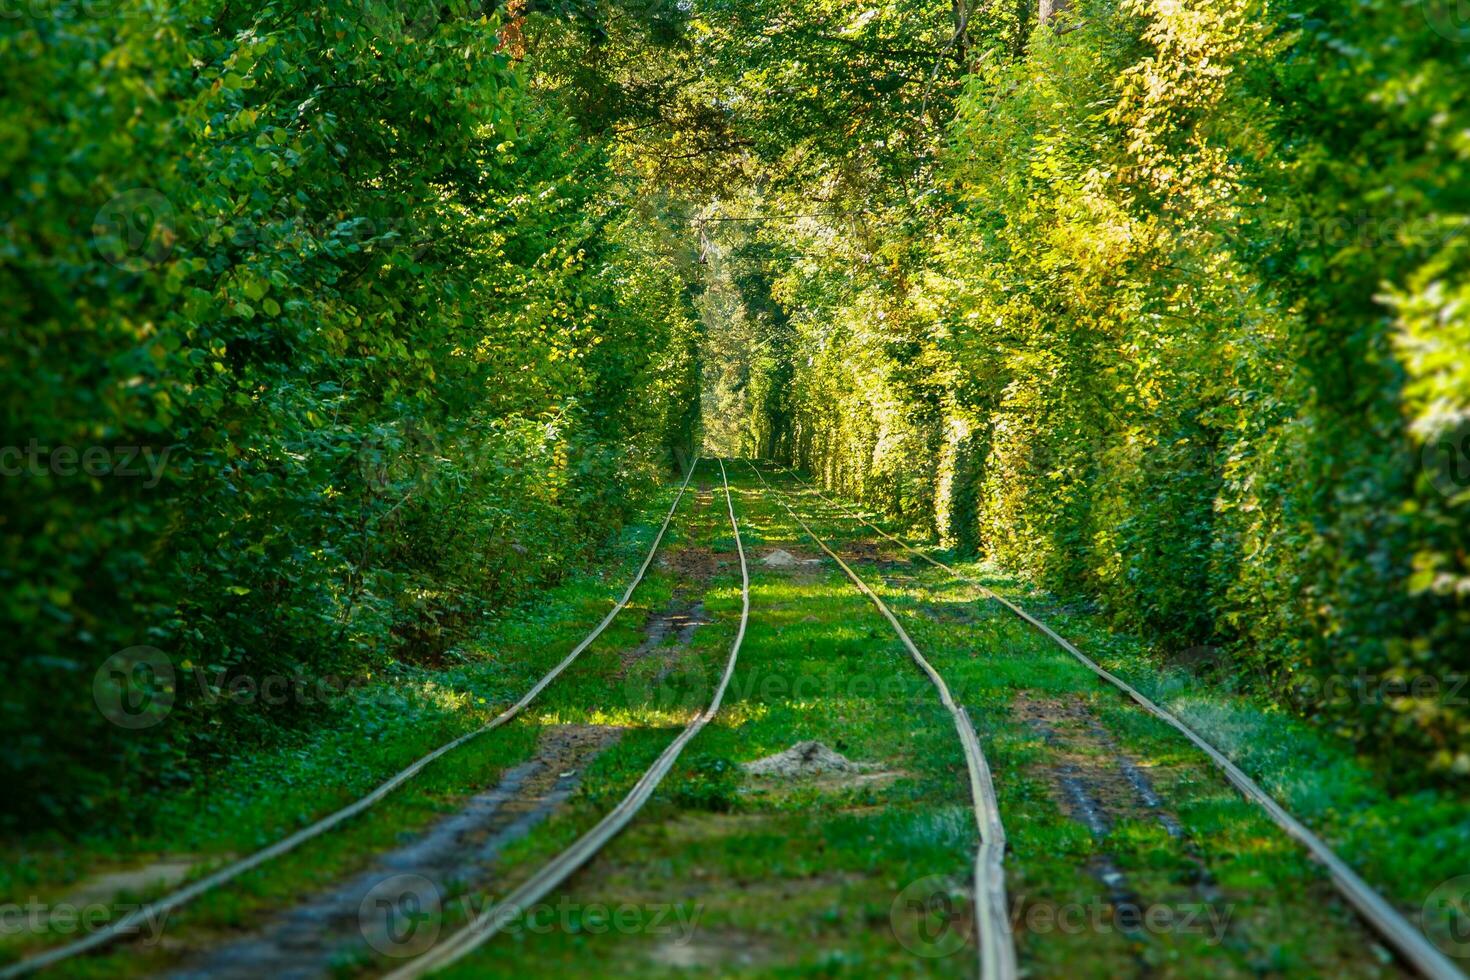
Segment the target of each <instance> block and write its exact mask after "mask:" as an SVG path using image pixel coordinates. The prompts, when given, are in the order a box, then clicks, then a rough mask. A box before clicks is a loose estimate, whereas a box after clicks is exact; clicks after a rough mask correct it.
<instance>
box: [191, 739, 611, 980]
mask: <svg viewBox="0 0 1470 980" xmlns="http://www.w3.org/2000/svg"><path fill="white" fill-rule="evenodd" d="M620 734H621V730H620V729H617V728H611V727H599V726H591V725H558V726H555V727H552V728H549V729H547V731H546V733H545V735H544V736H543V737H542V739H541V742H540V744H539V745H538V747H537V750H536V755H535V757H534V758H533V759H531V760H530V761H528V762H524V763H522V764H520V765H518V766H515V767H514V768H512V769H510V770H508V771H507V772H506V773H505V774H504V776H503V777H502V778H501V780H500V782H499V783H498V784H496V785H495V786H493V787H491V788H489V789H487V790H485V791H484V792H482V793H479V794H477V795H475V796H473V797H471V798H470V799H469V800H468V801H467V802H466V803H465V805H464V806H463V807H461V808H460V809H459V810H458V812H456V813H454V814H453V815H451V816H449V817H446V818H445V819H443V820H441V821H439V822H438V823H436V824H434V825H433V826H431V827H429V828H428V829H427V830H425V831H424V832H423V833H421V834H419V835H417V837H416V838H415V839H414V840H412V841H410V842H409V843H407V844H405V845H404V846H402V847H400V848H398V849H397V850H394V851H391V852H389V853H387V854H385V855H383V856H381V857H380V858H379V859H378V861H377V862H376V863H375V864H374V865H373V866H372V867H371V868H368V869H366V870H364V871H362V872H360V873H358V874H355V875H353V876H352V877H350V878H349V879H347V880H346V881H343V882H341V883H340V884H338V885H336V886H334V887H332V888H330V889H328V890H326V891H323V892H320V893H318V894H316V895H313V896H311V897H310V898H307V899H306V900H305V901H303V902H302V903H301V904H300V905H298V906H296V907H295V908H293V909H291V910H290V911H288V912H285V913H283V914H281V915H279V916H277V917H276V918H275V919H273V920H271V921H270V922H269V923H268V924H267V925H266V926H264V927H263V928H262V929H260V930H259V931H258V932H256V933H255V934H253V935H251V936H249V937H246V938H243V939H240V940H237V941H235V942H230V943H227V944H225V945H223V946H219V947H216V948H215V949H213V950H212V951H210V952H208V953H207V954H205V955H203V956H202V957H200V958H199V959H197V960H196V961H195V962H193V963H191V964H189V965H188V966H186V967H184V968H183V969H181V970H178V971H177V972H175V973H173V974H172V976H174V977H176V978H180V980H183V978H190V980H196V978H206V977H209V978H221V977H223V978H239V980H254V978H258V977H271V978H273V980H297V978H306V977H320V976H327V975H330V974H332V973H334V972H336V971H340V970H341V969H342V968H343V967H344V965H345V964H349V963H352V962H355V961H357V960H359V959H361V958H363V956H364V954H365V950H364V941H365V940H366V942H367V943H368V944H369V945H370V946H372V947H374V948H377V949H378V951H379V952H386V953H390V955H391V954H392V953H396V952H402V951H400V950H396V949H393V948H392V947H394V946H395V945H400V944H401V943H402V942H403V941H404V940H405V938H406V939H407V941H409V942H412V941H414V939H415V938H416V937H415V935H414V933H415V929H414V926H415V923H413V922H408V921H397V920H406V919H407V918H408V917H409V916H411V915H424V914H429V913H428V910H430V908H431V907H439V906H442V905H445V904H447V903H448V902H449V900H450V899H451V897H452V896H455V895H458V894H461V893H463V892H465V891H467V890H469V889H475V888H481V887H484V886H487V885H489V884H491V883H492V882H493V881H494V880H495V861H496V858H497V857H498V856H499V855H500V853H501V851H503V850H504V849H505V847H506V846H507V845H509V844H511V843H513V842H514V841H516V840H519V839H520V838H521V837H523V836H525V835H526V834H527V833H529V832H530V831H531V829H532V828H533V827H535V826H536V825H537V824H539V823H541V822H542V821H543V820H545V819H546V818H547V817H548V816H550V815H551V813H552V812H553V811H554V810H555V809H556V808H557V807H558V806H560V805H561V804H562V803H563V802H565V801H566V799H567V798H568V797H569V796H570V795H571V794H572V792H573V790H575V789H576V788H577V786H578V784H579V783H580V782H581V779H582V773H583V772H584V771H585V770H586V767H587V765H588V764H589V763H590V762H591V761H592V760H593V759H594V758H596V757H597V755H598V754H599V753H601V752H602V751H603V750H605V749H606V748H607V747H608V746H610V745H611V744H612V743H613V742H614V741H615V740H616V739H617V738H618V737H619V735H620ZM410 906H411V907H410ZM384 910H387V911H386V914H387V915H388V916H391V917H392V918H393V919H394V920H395V921H387V922H385V921H383V919H384V916H385V911H384Z"/></svg>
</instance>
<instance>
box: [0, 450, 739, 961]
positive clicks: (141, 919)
mask: <svg viewBox="0 0 1470 980" xmlns="http://www.w3.org/2000/svg"><path fill="white" fill-rule="evenodd" d="M699 463H700V458H699V457H695V459H694V461H693V463H692V464H691V465H690V467H689V472H688V473H687V474H686V475H685V477H684V482H683V483H681V484H680V486H679V492H678V493H677V494H675V496H674V501H673V503H672V504H670V505H669V510H668V513H667V514H666V515H664V519H663V523H662V524H661V525H660V526H659V529H658V533H657V534H655V535H654V538H653V543H652V544H651V545H650V546H649V549H648V554H647V555H646V556H645V557H644V559H643V563H642V564H641V565H639V566H638V570H637V572H636V573H635V574H634V576H633V579H632V581H631V582H629V583H628V587H627V589H626V590H624V592H623V594H622V597H621V598H619V599H618V600H617V601H616V602H615V603H614V604H613V607H612V609H610V610H609V611H608V613H607V615H606V616H604V617H603V619H602V621H601V622H599V623H598V624H597V625H596V626H595V627H593V629H592V631H591V632H590V633H588V634H587V635H586V636H585V637H583V638H582V640H581V641H580V642H579V643H578V644H577V645H576V646H575V647H573V648H572V650H571V652H570V653H568V654H567V655H566V656H565V657H564V658H562V660H561V661H560V662H559V663H557V665H556V666H555V667H553V668H552V669H551V670H550V671H548V672H547V673H546V674H545V675H543V676H542V677H541V679H540V680H538V681H537V682H536V683H535V684H534V685H533V686H532V687H531V689H530V690H528V691H527V692H526V693H525V695H523V696H522V697H521V699H520V700H519V701H516V702H515V703H514V704H512V705H511V706H510V707H508V708H506V709H505V710H504V711H502V712H501V713H500V714H498V715H496V716H495V717H494V718H492V719H491V720H490V721H488V722H486V723H485V724H484V725H482V726H481V727H479V728H476V729H474V730H472V731H469V732H466V733H465V734H463V735H460V736H459V737H457V738H454V739H452V740H450V741H448V742H445V743H444V744H443V745H440V746H439V747H438V748H436V749H434V750H433V751H432V752H429V753H427V754H426V755H424V756H421V757H420V758H418V759H416V760H415V761H414V762H412V763H410V764H409V765H408V766H406V767H404V768H403V769H401V770H399V771H398V772H396V773H394V774H393V775H392V776H390V777H389V778H388V779H386V780H384V781H383V782H382V783H380V784H378V785H377V786H376V787H374V788H373V789H372V790H371V791H370V792H368V793H367V794H366V795H364V796H362V797H360V798H359V799H357V800H355V801H353V802H352V803H349V804H348V805H346V806H344V807H342V808H341V809H339V810H336V811H335V812H333V813H331V814H328V815H327V816H325V817H322V818H321V819H320V820H318V821H316V822H315V823H313V824H310V825H309V826H306V827H303V828H301V829H300V830H298V831H296V832H295V833H293V834H291V835H290V836H288V837H285V838H282V839H281V840H279V841H277V842H276V843H274V844H271V845H269V846H267V847H264V848H262V849H261V850H259V851H256V852H254V853H252V854H249V855H247V856H246V857H243V858H241V859H239V860H237V861H233V862H231V863H230V864H227V865H225V866H224V867H222V868H219V869H218V870H216V871H213V872H211V873H210V874H208V875H206V876H205V877H203V878H200V879H199V880H198V881H195V882H192V883H190V884H188V885H185V886H184V887H182V888H179V889H177V890H175V891H173V892H170V893H169V894H167V895H164V896H163V897H161V898H159V899H156V900H155V901H153V902H149V903H147V904H144V905H141V906H139V907H138V908H137V909H134V910H133V911H132V912H130V913H129V914H128V915H126V916H123V917H121V918H119V919H117V920H115V921H113V922H112V923H110V924H109V925H107V926H106V927H103V928H100V929H98V930H97V931H95V932H92V933H89V934H88V935H86V936H84V937H83V938H81V939H78V940H76V941H74V942H70V943H66V944H64V945H61V946H57V947H55V948H54V949H49V950H46V951H44V952H42V953H38V954H36V955H35V956H31V957H28V958H26V959H23V960H20V961H18V962H16V963H12V964H10V965H9V966H7V967H5V968H4V969H0V980H9V978H11V977H21V976H26V975H28V974H31V973H35V972H36V971H38V970H44V969H46V968H47V967H51V966H54V965H56V964H58V963H61V962H64V961H66V960H69V959H72V958H73V957H76V956H80V955H82V954H83V953H88V952H92V951H95V950H98V949H101V948H103V947H105V946H108V945H110V944H111V943H113V942H115V941H116V940H118V939H120V938H122V937H124V936H127V935H136V934H138V932H139V926H141V925H143V924H145V923H147V922H150V921H161V918H160V917H162V916H165V915H167V914H169V913H171V912H173V911H175V910H177V909H179V908H181V907H183V906H184V905H186V904H188V903H189V902H191V901H193V900H194V899H196V898H199V897H200V896H201V895H204V894H205V893H207V892H210V891H213V890H214V889H216V888H219V887H220V886H221V885H224V884H226V883H228V882H230V881H233V880H234V879H236V878H238V877H240V876H241V875H243V874H245V873H246V872H248V871H253V870H255V869H256V868H259V867H261V866H263V865H265V864H267V863H268V862H270V861H272V860H274V859H275V858H278V857H281V856H282V855H284V854H287V853H289V852H290V851H293V850H295V849H296V848H298V847H300V846H301V845H302V844H305V843H307V842H308V841H311V840H314V839H316V838H318V837H321V836H322V835H323V834H325V833H327V832H328V831H330V830H332V829H334V828H336V827H338V826H340V825H341V824H343V823H345V822H347V821H348V820H351V819H352V818H353V817H355V816H358V815H359V814H362V813H363V812H365V811H367V810H368V809H370V808H371V807H373V806H374V805H375V804H377V803H378V802H380V801H382V800H383V799H384V798H385V797H387V796H388V795H389V794H391V793H392V792H393V791H394V790H396V789H398V788H399V787H400V786H402V785H404V784H405V783H407V782H408V781H409V780H411V779H413V778H414V777H415V776H417V775H418V774H419V773H420V772H422V771H423V770H424V769H425V768H427V767H428V766H429V765H430V764H432V763H433V762H435V761H436V760H438V759H440V758H443V757H444V756H445V755H448V754H449V753H450V752H453V751H454V750H455V749H457V748H459V747H460V746H462V745H464V744H466V743H467V742H470V741H472V740H474V739H476V738H479V737H480V736H481V735H484V734H486V733H488V732H491V731H494V730H495V729H497V728H499V727H501V726H502V725H504V724H505V723H506V722H508V721H510V720H511V719H513V718H515V717H516V716H517V715H519V714H520V713H521V712H522V711H523V710H525V708H526V707H527V706H529V705H530V704H531V702H532V701H534V700H535V699H536V697H537V696H538V695H540V694H541V692H542V691H544V690H546V688H547V687H548V686H550V684H551V683H552V682H553V681H555V680H556V679H557V677H559V676H561V674H562V673H563V672H564V671H565V670H566V669H567V668H568V667H570V666H571V665H572V664H573V663H575V662H576V660H577V658H579V657H580V656H581V655H582V653H583V652H584V651H585V650H586V649H587V648H588V647H589V646H591V645H592V643H593V642H594V641H595V640H596V639H597V638H598V637H599V636H601V635H602V634H603V632H604V631H605V630H606V629H607V628H608V626H610V625H611V624H612V622H613V620H614V619H616V618H617V615H618V613H620V612H622V611H623V609H624V607H626V606H627V604H628V602H629V600H631V599H632V597H633V593H634V591H635V590H636V589H637V588H638V585H639V583H640V582H642V581H643V577H644V575H645V574H646V573H647V572H648V569H649V566H650V565H652V564H653V559H654V556H655V555H656V554H657V553H658V549H659V545H660V544H662V542H663V539H664V535H665V534H666V533H667V531H668V529H669V524H670V523H671V522H672V521H673V519H674V513H675V512H676V511H677V510H678V508H679V503H680V502H681V501H682V500H683V499H684V492H685V491H686V490H687V489H688V487H689V481H690V479H691V478H692V477H693V476H694V471H695V470H696V469H697V468H698V467H699ZM723 472H724V468H723V464H721V473H722V474H723ZM728 495H729V488H728V485H727V487H726V496H727V499H728ZM733 514H734V511H733V509H732V511H731V515H732V520H733ZM737 543H738V536H737ZM742 568H743V558H742ZM741 623H742V629H743V626H744V620H743V618H742V621H741Z"/></svg>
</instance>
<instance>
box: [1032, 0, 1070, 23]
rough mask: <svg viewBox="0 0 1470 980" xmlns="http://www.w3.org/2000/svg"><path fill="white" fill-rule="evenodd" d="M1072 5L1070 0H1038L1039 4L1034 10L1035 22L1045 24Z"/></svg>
mask: <svg viewBox="0 0 1470 980" xmlns="http://www.w3.org/2000/svg"><path fill="white" fill-rule="evenodd" d="M1071 5H1072V0H1040V6H1039V7H1038V8H1037V11H1036V22H1037V23H1038V24H1045V23H1046V22H1047V21H1049V20H1051V19H1052V17H1053V16H1055V15H1056V14H1059V13H1061V12H1062V11H1064V10H1066V9H1067V8H1068V7H1070V6H1071Z"/></svg>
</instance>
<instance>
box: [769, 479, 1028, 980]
mask: <svg viewBox="0 0 1470 980" xmlns="http://www.w3.org/2000/svg"><path fill="white" fill-rule="evenodd" d="M750 468H751V470H752V471H753V472H754V473H755V475H756V477H757V479H759V480H760V482H761V485H762V486H763V487H765V488H766V489H767V490H769V491H771V492H772V493H774V494H775V495H776V498H777V500H778V501H780V503H781V506H782V507H784V508H786V512H787V513H788V514H790V515H791V518H792V520H794V521H796V523H797V524H799V525H800V526H801V529H802V530H803V531H805V532H806V533H807V536H808V537H810V538H811V539H812V540H813V541H815V542H816V543H817V546H818V547H819V548H821V549H822V551H824V552H826V554H827V556H828V557H829V558H831V559H832V560H833V561H834V562H836V563H837V566H838V567H839V568H841V569H842V571H843V573H844V574H846V575H847V577H848V579H850V580H851V581H852V583H853V585H855V586H856V587H857V588H858V590H859V591H861V592H862V593H863V595H865V596H867V598H868V599H869V601H871V602H872V603H873V605H874V606H876V607H877V608H878V611H879V612H880V613H882V614H883V618H884V619H886V620H888V624H889V625H890V626H892V627H893V630H894V632H895V633H897V634H898V638H899V640H900V641H902V643H903V646H904V649H905V650H907V651H908V654H909V656H910V657H911V658H912V659H913V661H914V663H915V664H917V665H918V667H919V669H920V670H922V671H923V672H924V674H925V675H926V676H927V677H928V678H929V681H930V683H932V684H933V685H934V687H935V689H936V690H937V691H938V692H939V699H940V701H941V702H942V703H943V704H944V707H945V709H946V710H948V711H949V713H950V717H951V718H952V719H953V720H954V725H955V730H956V732H957V733H958V734H959V738H960V744H961V746H962V747H963V749H964V755H965V767H966V769H967V770H968V772H969V778H970V799H971V801H972V803H973V808H974V811H975V823H976V826H977V829H978V831H979V834H980V846H979V848H978V849H977V851H976V854H975V867H974V891H975V928H976V935H977V936H978V937H979V943H978V947H979V948H978V950H977V955H978V957H979V968H980V976H981V978H982V980H1013V978H1015V977H1016V976H1018V970H1017V964H1016V944H1015V937H1014V936H1013V935H1012V933H1011V922H1010V918H1009V916H1008V914H1007V904H1006V884H1005V864H1004V862H1005V851H1006V837H1005V827H1004V825H1003V824H1002V823H1001V819H1000V806H999V804H998V802H997V800H996V796H995V783H994V780H993V779H992V777H991V774H990V766H989V764H988V763H987V762H986V761H985V754H984V752H982V751H981V749H980V740H979V739H978V738H977V737H976V735H975V726H974V725H973V724H972V723H971V721H970V716H969V714H968V712H966V711H965V709H964V708H963V707H961V706H960V705H957V704H956V703H955V701H954V698H953V697H952V696H951V694H950V691H949V685H948V684H946V683H945V682H944V678H943V676H941V675H940V673H939V671H937V670H935V669H934V665H933V664H931V663H929V661H928V660H927V659H925V657H924V655H923V654H922V653H920V652H919V648H918V647H917V646H916V645H915V644H914V641H913V640H912V639H911V638H910V637H909V634H908V632H907V631H906V630H905V629H904V628H903V625H902V624H901V623H899V621H898V618H897V617H896V616H894V615H893V611H892V610H891V609H889V608H888V605H887V604H886V603H885V602H884V601H883V600H882V599H881V598H880V597H879V596H878V594H877V593H876V592H874V591H873V590H872V589H871V588H870V587H869V586H868V584H867V583H866V582H864V581H863V580H862V578H860V577H859V576H858V574H857V573H856V572H854V571H853V570H852V568H851V567H850V566H849V565H848V564H847V563H846V562H845V561H843V560H842V558H841V557H839V556H838V554H837V553H836V552H835V551H833V550H832V549H831V548H830V547H828V545H827V542H826V541H824V540H822V538H821V537H820V536H818V535H817V533H816V532H815V531H813V530H812V529H811V527H810V525H808V524H807V523H806V521H804V520H802V519H801V516H800V515H799V514H797V513H796V511H795V510H794V509H793V508H792V506H791V504H790V503H789V502H788V501H787V500H786V495H785V494H783V493H781V492H780V491H779V490H776V489H775V488H774V487H772V486H771V485H770V484H769V483H767V482H766V478H765V476H764V475H763V474H762V473H761V471H760V469H759V468H758V467H757V466H756V465H755V464H754V463H751V464H750Z"/></svg>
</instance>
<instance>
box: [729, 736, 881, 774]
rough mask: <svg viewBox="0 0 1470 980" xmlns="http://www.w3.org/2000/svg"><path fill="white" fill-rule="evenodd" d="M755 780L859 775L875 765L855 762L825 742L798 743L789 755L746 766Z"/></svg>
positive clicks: (778, 755)
mask: <svg viewBox="0 0 1470 980" xmlns="http://www.w3.org/2000/svg"><path fill="white" fill-rule="evenodd" d="M740 768H742V769H744V770H745V771H746V772H748V773H750V774H751V775H752V776H786V777H792V776H826V775H830V774H832V773H859V772H867V771H868V770H869V769H872V768H873V765H872V764H871V763H867V762H853V761H852V760H851V759H848V758H847V757H845V756H843V755H842V754H840V753H838V752H834V751H832V750H831V749H829V748H827V746H825V745H823V744H822V743H821V742H797V743H796V744H795V745H793V746H791V748H789V749H787V750H786V751H785V752H777V753H776V754H775V755H768V756H766V757H765V758H764V759H757V760H755V761H754V762H746V763H742V764H741V767H740Z"/></svg>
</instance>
